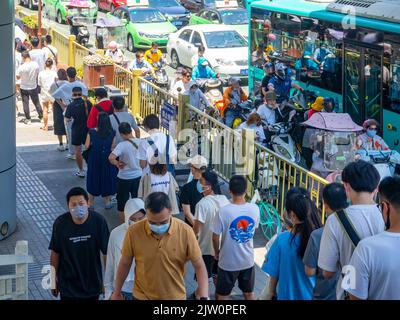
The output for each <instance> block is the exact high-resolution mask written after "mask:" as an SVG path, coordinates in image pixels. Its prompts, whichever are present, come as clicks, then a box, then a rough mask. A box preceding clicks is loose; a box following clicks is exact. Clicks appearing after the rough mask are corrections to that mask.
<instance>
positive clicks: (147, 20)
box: [108, 6, 178, 52]
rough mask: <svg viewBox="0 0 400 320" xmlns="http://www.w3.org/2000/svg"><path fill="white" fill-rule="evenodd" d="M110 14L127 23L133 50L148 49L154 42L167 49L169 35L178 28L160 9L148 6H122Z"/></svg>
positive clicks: (129, 48) (129, 40)
mask: <svg viewBox="0 0 400 320" xmlns="http://www.w3.org/2000/svg"><path fill="white" fill-rule="evenodd" d="M108 15H112V16H114V17H116V18H118V19H120V20H121V22H122V23H123V24H125V25H126V30H127V34H128V35H127V37H128V39H127V43H128V50H129V51H132V52H133V51H134V50H135V49H148V48H150V47H151V43H152V42H156V43H157V44H158V46H159V48H160V49H165V48H166V47H167V42H168V37H169V35H170V34H171V33H174V32H176V31H177V30H178V29H177V28H176V27H175V26H174V25H173V24H172V23H171V22H170V21H169V20H168V19H167V18H165V16H163V14H162V13H161V12H160V11H159V10H158V9H155V8H152V7H148V6H133V7H127V6H122V7H118V8H116V9H115V10H114V11H113V12H112V13H108Z"/></svg>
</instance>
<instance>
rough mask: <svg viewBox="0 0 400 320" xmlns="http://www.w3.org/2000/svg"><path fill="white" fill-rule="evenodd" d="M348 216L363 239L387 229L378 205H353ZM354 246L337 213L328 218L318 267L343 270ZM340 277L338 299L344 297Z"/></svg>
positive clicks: (332, 270) (348, 209) (327, 269)
mask: <svg viewBox="0 0 400 320" xmlns="http://www.w3.org/2000/svg"><path fill="white" fill-rule="evenodd" d="M346 212H347V216H348V217H349V219H350V221H351V223H352V224H353V226H354V228H355V229H356V231H357V233H358V235H359V237H360V238H361V239H364V238H367V237H371V236H373V235H376V234H378V233H381V232H383V231H384V229H385V223H384V221H383V218H382V214H381V213H380V211H379V209H378V208H377V206H376V205H353V206H350V207H348V208H347V209H346ZM353 251H354V246H353V244H352V242H351V241H350V239H349V238H348V236H347V235H346V234H345V232H344V230H343V228H342V226H341V224H340V222H339V220H338V219H337V217H336V215H335V214H331V215H330V216H329V217H328V219H327V220H326V224H325V227H324V232H323V233H322V239H321V246H320V251H319V256H318V267H320V268H321V269H323V270H326V271H329V272H336V271H341V270H342V268H343V267H344V266H346V265H348V264H349V263H350V259H351V256H352V254H353ZM341 283H342V278H341V277H340V279H339V281H338V285H337V288H336V296H337V299H338V300H340V299H342V297H343V294H344V291H343V289H342V286H341Z"/></svg>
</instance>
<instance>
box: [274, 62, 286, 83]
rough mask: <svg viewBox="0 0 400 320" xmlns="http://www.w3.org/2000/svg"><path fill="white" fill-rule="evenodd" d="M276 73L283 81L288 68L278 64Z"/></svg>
mask: <svg viewBox="0 0 400 320" xmlns="http://www.w3.org/2000/svg"><path fill="white" fill-rule="evenodd" d="M275 73H276V75H277V76H278V78H280V79H281V80H283V79H285V77H286V66H285V65H284V64H283V63H277V64H276V65H275Z"/></svg>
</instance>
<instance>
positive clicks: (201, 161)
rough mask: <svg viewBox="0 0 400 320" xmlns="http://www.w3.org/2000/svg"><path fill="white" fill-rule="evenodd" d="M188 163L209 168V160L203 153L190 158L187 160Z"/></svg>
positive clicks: (201, 167)
mask: <svg viewBox="0 0 400 320" xmlns="http://www.w3.org/2000/svg"><path fill="white" fill-rule="evenodd" d="M187 163H188V164H191V165H192V166H193V167H195V168H196V169H199V170H200V169H203V168H207V166H208V161H207V159H206V158H204V157H203V156H201V155H196V156H194V157H192V158H190V159H189V160H188V161H187Z"/></svg>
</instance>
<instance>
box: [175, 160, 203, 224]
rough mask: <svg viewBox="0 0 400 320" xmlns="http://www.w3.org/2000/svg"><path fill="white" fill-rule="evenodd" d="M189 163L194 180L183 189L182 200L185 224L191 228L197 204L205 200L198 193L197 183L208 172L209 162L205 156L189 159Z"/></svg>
mask: <svg viewBox="0 0 400 320" xmlns="http://www.w3.org/2000/svg"><path fill="white" fill-rule="evenodd" d="M188 163H189V164H190V168H191V172H192V175H193V180H191V181H190V182H188V183H186V184H185V185H184V186H183V187H182V188H181V192H180V200H181V204H182V209H183V213H184V214H185V222H186V223H187V224H189V225H190V226H193V224H194V211H195V208H196V204H197V203H198V202H199V201H200V200H201V199H202V198H203V194H202V193H200V192H199V191H198V186H197V183H198V181H199V180H200V178H201V175H202V173H203V172H204V171H206V169H207V164H208V161H207V159H206V158H204V157H203V156H200V155H197V156H194V157H193V158H191V159H189V160H188ZM200 189H201V185H200Z"/></svg>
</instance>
